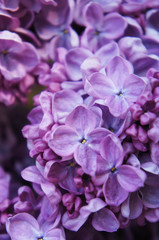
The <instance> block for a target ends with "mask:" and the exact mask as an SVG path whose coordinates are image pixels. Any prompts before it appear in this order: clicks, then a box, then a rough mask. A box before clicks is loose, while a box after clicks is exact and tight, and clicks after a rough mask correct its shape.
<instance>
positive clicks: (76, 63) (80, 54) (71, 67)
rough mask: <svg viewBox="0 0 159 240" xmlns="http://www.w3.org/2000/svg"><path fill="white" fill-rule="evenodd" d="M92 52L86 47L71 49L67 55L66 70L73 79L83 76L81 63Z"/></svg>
mask: <svg viewBox="0 0 159 240" xmlns="http://www.w3.org/2000/svg"><path fill="white" fill-rule="evenodd" d="M91 56H92V53H91V52H90V51H89V50H87V49H85V48H75V49H72V50H70V51H69V52H68V53H67V54H66V57H65V66H66V71H67V74H68V76H69V78H70V79H71V80H74V81H78V80H80V79H81V78H82V73H81V70H80V65H81V64H82V63H83V61H84V60H85V59H86V58H87V57H91Z"/></svg>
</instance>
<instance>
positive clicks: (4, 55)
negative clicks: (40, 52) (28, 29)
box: [0, 31, 38, 82]
mask: <svg viewBox="0 0 159 240" xmlns="http://www.w3.org/2000/svg"><path fill="white" fill-rule="evenodd" d="M0 44H1V47H0V71H1V73H2V75H3V76H4V77H5V78H6V79H7V80H9V81H11V80H12V81H15V82H17V81H19V80H20V79H22V78H23V77H25V76H26V73H27V72H29V71H31V70H33V68H34V67H35V66H36V65H37V63H38V57H37V53H36V50H35V48H34V47H33V46H32V45H31V44H29V43H25V42H22V40H21V39H20V38H19V36H18V35H17V34H15V33H12V32H9V31H2V32H1V33H0ZM24 55H25V59H24V58H23V56H24Z"/></svg>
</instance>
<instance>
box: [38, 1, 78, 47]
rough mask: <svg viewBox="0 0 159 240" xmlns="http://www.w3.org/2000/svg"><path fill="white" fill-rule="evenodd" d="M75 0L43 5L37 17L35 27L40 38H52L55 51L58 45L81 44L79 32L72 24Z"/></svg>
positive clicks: (74, 45) (70, 45) (73, 45)
mask: <svg viewBox="0 0 159 240" xmlns="http://www.w3.org/2000/svg"><path fill="white" fill-rule="evenodd" d="M73 9H74V2H73V1H72V0H67V1H65V2H63V1H62V0H60V1H58V3H57V4H56V5H54V4H52V3H50V4H47V5H43V7H42V9H41V11H40V13H39V14H38V15H37V16H36V18H35V29H36V31H37V34H38V35H39V37H40V38H42V39H44V40H48V39H51V38H52V37H54V38H53V39H52V44H53V45H54V51H56V48H57V47H61V46H62V47H66V48H67V49H70V48H72V47H77V46H78V45H79V38H78V35H77V33H76V32H75V31H74V30H73V29H72V28H71V26H70V24H71V22H72V17H73Z"/></svg>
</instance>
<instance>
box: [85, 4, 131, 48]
mask: <svg viewBox="0 0 159 240" xmlns="http://www.w3.org/2000/svg"><path fill="white" fill-rule="evenodd" d="M85 25H86V27H87V28H86V29H85V31H84V33H83V35H82V38H81V43H82V46H84V47H88V48H89V49H91V50H92V51H96V50H97V49H99V48H100V47H102V46H103V45H105V44H106V43H108V42H109V41H110V40H115V39H117V38H119V37H121V36H122V34H123V33H124V30H125V28H126V21H125V20H124V18H123V17H122V16H121V15H120V14H118V13H109V14H108V15H106V16H104V12H103V9H102V7H101V5H99V4H97V3H90V4H88V5H87V7H86V9H85Z"/></svg>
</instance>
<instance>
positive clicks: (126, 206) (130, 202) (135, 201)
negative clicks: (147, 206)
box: [121, 192, 143, 219]
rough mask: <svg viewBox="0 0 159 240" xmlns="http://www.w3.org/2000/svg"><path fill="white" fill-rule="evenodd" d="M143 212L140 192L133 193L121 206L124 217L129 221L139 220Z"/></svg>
mask: <svg viewBox="0 0 159 240" xmlns="http://www.w3.org/2000/svg"><path fill="white" fill-rule="evenodd" d="M142 210H143V202H142V200H141V198H140V197H139V195H138V192H135V193H131V194H130V195H129V197H128V198H127V199H126V201H125V202H124V203H123V204H122V206H121V213H122V215H123V217H125V218H129V219H136V218H138V217H139V216H140V215H141V213H142Z"/></svg>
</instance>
